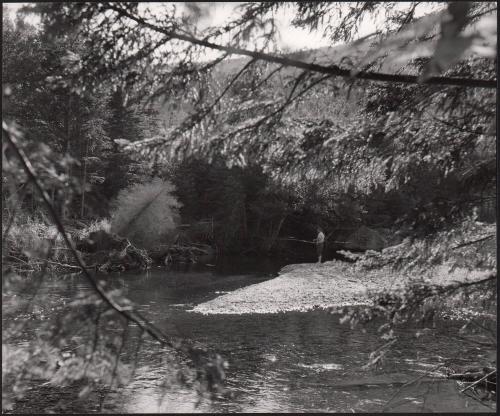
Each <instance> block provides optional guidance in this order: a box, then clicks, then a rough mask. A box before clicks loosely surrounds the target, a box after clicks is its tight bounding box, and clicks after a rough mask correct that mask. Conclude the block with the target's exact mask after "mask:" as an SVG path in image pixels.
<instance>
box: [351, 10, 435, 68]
mask: <svg viewBox="0 0 500 416" xmlns="http://www.w3.org/2000/svg"><path fill="white" fill-rule="evenodd" d="M442 16H443V13H436V14H431V15H428V16H425V17H422V18H421V19H419V20H417V21H416V22H414V23H412V24H410V25H408V26H406V28H405V29H404V30H403V31H401V32H398V33H395V34H392V35H389V36H388V37H387V38H386V39H385V40H384V41H382V42H381V43H380V44H379V45H377V46H376V48H374V50H372V51H371V52H370V53H368V54H367V55H366V56H365V57H364V58H363V59H362V60H361V62H360V63H359V64H358V68H357V69H356V70H353V71H352V75H353V76H354V75H356V74H357V73H358V72H359V71H360V70H362V68H363V67H364V66H366V65H368V64H370V63H372V62H373V61H374V60H375V59H377V58H379V57H381V56H383V55H385V54H387V53H389V52H391V51H394V50H395V49H397V50H398V54H397V55H399V54H401V53H404V52H405V51H406V50H407V49H410V50H412V49H413V50H414V51H413V53H412V54H413V55H414V54H415V50H416V46H418V44H417V45H414V44H412V45H411V46H409V43H410V42H412V41H418V38H420V37H422V36H424V35H427V34H429V33H430V32H431V31H432V30H433V29H434V28H436V26H437V24H438V23H439V22H440V21H441V18H442Z"/></svg>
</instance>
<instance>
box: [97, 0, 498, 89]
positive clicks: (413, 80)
mask: <svg viewBox="0 0 500 416" xmlns="http://www.w3.org/2000/svg"><path fill="white" fill-rule="evenodd" d="M107 5H108V8H109V9H110V10H114V11H115V12H117V13H119V14H120V15H122V16H125V17H127V18H129V19H130V20H133V21H134V22H136V23H138V24H140V25H142V26H144V27H147V28H149V29H151V30H153V31H155V32H158V33H162V34H164V35H166V36H169V37H170V38H174V39H179V40H182V41H185V42H189V43H191V44H195V45H199V46H203V47H205V48H210V49H215V50H219V51H224V52H227V53H228V54H230V55H242V56H249V57H251V58H253V59H258V60H263V61H266V62H273V63H276V64H281V65H284V66H290V67H295V68H301V69H304V70H307V71H312V72H319V73H323V74H329V75H332V76H338V77H343V78H349V79H366V80H370V81H381V82H399V83H405V84H428V85H442V86H459V87H469V88H490V89H491V88H496V87H497V81H496V79H477V78H454V77H431V78H429V79H427V80H426V81H425V82H422V81H421V80H420V79H419V77H418V76H416V75H398V74H388V73H382V72H360V73H358V74H356V76H355V77H353V75H352V73H351V70H349V69H345V68H341V67H339V66H338V65H330V66H323V65H318V64H314V63H308V62H303V61H298V60H295V59H290V58H286V57H283V56H274V55H270V54H267V53H263V52H257V51H249V50H247V49H242V48H236V47H232V46H224V45H219V44H216V43H213V42H209V41H207V40H203V39H197V38H195V37H193V36H189V35H185V34H182V33H178V32H175V31H171V30H166V29H163V28H161V27H158V26H156V25H153V24H151V23H149V22H146V21H145V20H144V19H143V18H141V17H138V16H135V15H133V14H131V13H130V12H128V11H127V10H124V9H122V8H120V7H118V6H115V5H114V4H113V3H108V4H107Z"/></svg>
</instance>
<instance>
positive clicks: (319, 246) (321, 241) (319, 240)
mask: <svg viewBox="0 0 500 416" xmlns="http://www.w3.org/2000/svg"><path fill="white" fill-rule="evenodd" d="M316 229H317V231H318V236H317V237H316V239H315V240H314V242H315V243H316V252H317V253H318V263H321V257H322V256H323V248H324V246H325V234H324V233H323V230H322V229H321V227H319V226H318V227H316Z"/></svg>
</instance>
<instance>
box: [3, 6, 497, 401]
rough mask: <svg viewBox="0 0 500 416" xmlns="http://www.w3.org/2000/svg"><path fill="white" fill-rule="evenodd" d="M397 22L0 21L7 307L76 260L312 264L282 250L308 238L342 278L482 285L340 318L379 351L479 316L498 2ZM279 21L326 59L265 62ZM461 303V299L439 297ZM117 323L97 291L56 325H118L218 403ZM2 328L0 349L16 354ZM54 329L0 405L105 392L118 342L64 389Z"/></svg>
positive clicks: (86, 15)
mask: <svg viewBox="0 0 500 416" xmlns="http://www.w3.org/2000/svg"><path fill="white" fill-rule="evenodd" d="M396 5H397V3H393V2H388V3H384V2H369V3H364V2H359V3H352V4H351V6H352V7H350V8H348V9H345V10H344V9H343V7H344V6H342V4H339V3H336V2H317V3H314V2H300V3H297V4H294V3H289V4H282V3H279V2H266V3H248V4H244V5H241V6H240V8H239V9H238V10H239V12H238V13H235V15H234V18H232V19H231V21H230V22H229V23H227V24H226V25H221V26H214V27H207V28H204V29H203V31H201V32H200V30H201V29H199V28H198V26H197V25H198V24H199V22H202V21H203V18H204V17H207V16H210V12H209V11H208V10H205V9H204V6H203V5H199V4H191V5H189V4H188V3H186V4H185V5H184V6H183V8H181V9H183V10H184V11H183V12H182V13H181V12H180V11H179V10H176V7H177V6H176V5H174V4H166V5H159V4H158V5H156V6H155V7H164V13H163V14H162V15H161V17H160V15H155V11H154V10H149V9H148V7H147V6H148V4H147V3H38V4H31V5H29V6H27V7H26V8H25V10H24V12H20V13H18V14H17V15H16V16H15V17H14V16H13V15H11V14H8V13H4V15H3V21H2V34H3V42H2V73H3V81H2V89H3V113H2V119H3V133H2V148H3V165H2V215H3V221H2V243H3V244H2V258H3V266H2V267H3V281H4V285H3V288H4V297H5V296H8V293H9V290H11V289H12V288H13V287H14V286H15V285H18V284H20V283H19V282H21V283H22V281H23V276H25V275H26V274H29V273H39V275H40V276H43V275H44V274H45V273H52V272H56V271H57V272H76V271H79V269H80V264H79V262H78V261H77V260H76V258H75V257H74V256H73V254H74V253H76V254H77V255H78V256H80V258H81V259H83V260H84V263H85V265H86V266H88V267H87V269H88V270H91V268H94V269H95V270H98V269H99V270H101V271H108V272H109V271H116V270H128V269H133V268H144V269H146V268H148V267H150V266H151V264H152V263H154V264H155V265H157V264H160V265H162V266H163V264H164V263H168V262H169V261H170V262H171V261H172V259H173V261H174V262H175V261H176V260H180V261H183V262H186V261H187V262H191V261H197V260H199V259H200V258H202V257H203V256H204V255H208V256H210V255H213V254H214V253H215V254H216V255H217V256H229V255H234V254H239V255H244V256H255V255H258V256H269V257H280V258H287V259H292V261H296V262H298V261H302V260H305V261H313V260H314V258H315V252H314V246H313V245H308V244H300V243H298V242H297V241H296V240H299V241H300V240H309V241H312V240H313V238H314V237H315V236H316V227H317V226H321V227H322V228H323V229H324V230H325V234H326V236H327V245H326V247H327V257H328V258H329V259H331V258H343V259H344V260H348V261H355V262H356V267H359V268H360V270H363V268H365V269H366V270H368V269H374V268H381V267H385V266H387V265H390V266H391V267H393V268H394V269H395V270H397V271H398V272H400V273H413V274H414V275H415V276H423V275H425V274H426V273H430V272H432V270H433V268H434V267H436V266H438V265H443V264H445V265H446V266H447V267H449V268H450V269H453V268H462V269H466V270H468V271H469V272H470V273H477V272H481V273H483V272H484V273H485V276H486V277H485V278H484V279H483V280H482V281H481V282H480V283H478V284H474V285H470V287H469V286H468V285H465V286H464V287H463V288H461V287H460V285H456V286H454V287H453V288H451V287H450V288H444V289H442V290H441V289H439V290H438V289H435V288H432V287H430V286H428V285H425V284H423V283H421V282H420V283H418V284H417V283H416V284H415V285H413V286H412V287H411V288H409V289H408V290H406V291H404V292H403V293H400V294H387V293H382V294H377V295H376V297H375V299H376V301H375V305H376V307H375V308H367V309H359V310H350V311H345V314H346V315H345V322H350V323H351V324H352V325H353V327H355V326H356V325H358V324H362V323H366V322H368V321H371V320H372V319H375V318H377V317H380V316H383V317H384V319H386V320H387V322H388V323H387V324H386V326H385V327H384V328H383V329H382V330H381V331H380V333H381V337H382V340H384V345H385V346H386V347H387V348H389V347H390V346H391V345H392V344H393V343H392V340H393V338H392V332H391V331H392V329H393V327H395V326H396V325H397V324H399V323H401V322H405V321H411V320H417V321H418V320H424V321H425V320H429V319H430V318H429V317H430V316H431V315H432V314H431V313H430V312H429V310H430V308H432V307H434V310H436V311H437V310H441V308H443V307H445V306H446V307H450V306H451V307H462V306H466V305H468V302H472V303H473V304H474V302H476V303H477V299H478V298H480V299H481V302H486V303H485V305H486V306H485V310H488V311H490V312H491V311H494V310H495V308H496V292H495V285H496V256H495V250H496V248H495V243H496V178H497V170H496V165H497V163H496V141H495V138H496V72H497V68H496V65H497V60H496V4H495V3H479V2H474V3H468V2H464V3H449V4H446V3H443V4H439V5H436V10H434V11H433V12H432V13H429V14H424V15H423V16H415V13H416V10H418V9H417V8H418V3H408V4H406V6H405V7H399V6H398V7H396ZM179 7H180V6H179ZM287 8H289V9H290V10H292V12H291V13H292V14H293V19H292V23H293V25H295V26H296V27H302V28H308V29H311V30H313V31H314V30H320V29H318V27H321V28H323V29H322V30H323V33H322V35H323V36H324V37H325V38H326V39H329V40H330V41H331V44H332V46H328V47H323V48H317V49H308V50H303V51H297V52H294V53H281V52H280V51H279V50H278V43H277V40H276V33H277V30H278V29H277V26H276V22H275V21H274V20H273V19H274V17H273V16H274V14H273V12H278V11H280V10H283V9H287ZM342 10H343V11H344V13H343V14H342V13H341V14H340V15H338V13H340V12H341V11H342ZM382 10H383V11H384V12H385V13H386V17H385V18H384V19H382V20H381V19H379V20H380V21H383V24H382V26H383V27H380V28H377V30H378V31H377V33H375V35H374V36H368V37H362V38H361V39H359V36H357V35H356V33H357V30H358V29H359V27H360V22H361V18H362V17H363V16H373V15H376V13H377V12H380V11H382ZM29 16H37V18H38V19H40V21H41V22H40V24H33V23H30V19H29V18H28V17H29ZM335 16H337V20H335V19H336V17H335ZM325 21H328V22H330V23H329V24H325ZM438 28H440V29H438ZM207 50H211V51H212V52H211V55H208V54H207V55H204V54H205V53H206V51H207ZM229 58H231V59H229ZM30 169H31V172H32V173H33V174H34V175H35V177H36V181H37V182H34V177H31V176H30ZM38 186H40V187H41V188H40V189H43V190H44V191H45V193H46V194H45V196H46V197H48V200H46V199H47V198H44V195H43V194H42V193H41V192H40V189H39V188H38ZM47 202H50V204H51V206H52V207H53V208H54V209H55V212H54V213H52V212H51V208H50V206H48V205H47ZM53 214H56V215H57V218H58V219H59V220H60V226H59V225H58V224H57V221H56V222H54V218H53ZM61 226H64V228H65V230H66V232H67V234H68V235H69V237H68V242H69V243H70V244H72V245H73V246H74V247H76V248H77V249H78V252H73V251H72V250H71V249H70V248H68V247H67V245H66V243H65V241H64V238H63V233H62V229H61ZM382 249H384V250H382ZM360 252H361V253H364V254H363V255H360V254H359V253H360ZM356 253H357V254H356ZM167 257H168V258H169V259H170V260H169V261H167ZM86 273H90V272H88V271H87V272H86ZM89 278H91V277H90V274H89ZM41 279H42V277H40V281H41ZM96 288H97V286H96ZM462 289H463V290H464V291H465V292H466V293H467V295H466V296H461V297H460V296H459V297H457V298H456V299H455V298H454V297H453V296H452V295H450V293H452V292H453V293H455V292H456V291H458V292H460V291H461V290H462ZM469 291H470V293H469ZM452 298H453V299H454V300H455V301H456V302H455V301H454V303H453V302H452V303H453V305H449V304H448V303H447V302H448V301H449V300H450V299H452ZM471 299H472V300H471ZM82 305H84V307H86V308H88V313H82V312H81V310H80V309H78V307H79V306H82ZM457 305H458V306H457ZM128 306H129V302H128V301H127V300H126V299H124V298H123V297H122V296H120V295H119V294H115V293H112V294H111V295H110V294H108V293H105V291H103V290H101V289H99V290H97V289H96V294H95V295H92V296H91V297H90V298H82V299H77V300H75V303H74V305H73V309H72V312H71V314H69V315H67V317H66V318H65V319H67V320H70V319H73V318H74V317H79V318H78V319H82V320H83V321H85V322H86V323H84V324H83V325H87V327H88V332H89V333H88V334H87V335H86V336H88V339H92V337H93V329H92V328H94V327H95V328H96V332H95V333H96V334H97V328H101V330H100V332H102V334H103V335H102V336H103V338H105V334H107V332H106V331H107V330H106V328H116V327H120V325H121V326H123V325H124V326H123V328H125V329H124V331H126V330H127V328H128V322H135V323H136V324H137V325H138V327H139V328H140V329H141V331H142V332H141V336H142V334H143V333H147V334H149V336H150V337H151V338H152V339H156V341H158V343H159V344H162V345H163V347H162V348H166V349H167V350H168V353H173V352H174V351H177V353H179V354H181V355H182V354H184V356H185V357H187V359H189V360H192V361H193V362H194V363H195V364H196V365H195V366H194V369H192V373H190V374H188V375H186V376H185V380H184V382H186V383H187V384H189V383H191V385H192V386H195V385H196V386H197V388H198V389H199V390H200V391H210V392H213V391H217V388H218V387H219V383H220V381H221V380H222V379H223V374H224V370H223V368H224V365H223V360H222V359H221V358H220V357H219V356H218V355H215V354H214V353H212V352H209V351H206V350H205V349H204V348H203V346H193V345H191V344H190V343H189V342H188V341H186V340H179V341H171V339H170V336H168V337H165V335H164V334H161V333H158V331H157V330H156V328H154V326H153V325H150V324H149V322H148V320H147V318H145V317H143V316H142V315H140V314H139V313H138V312H137V313H136V312H133V311H132V312H125V311H128V309H127V308H128ZM103 311H111V312H110V313H109V314H108V315H102V318H101V314H103V313H104V314H105V312H103ZM493 313H495V312H493ZM395 314H396V315H397V318H394V316H395ZM82 315H85V316H82ZM436 315H437V312H436ZM72 317H73V318H72ZM99 319H102V322H101V324H99ZM495 319H496V318H495ZM87 321H88V322H87ZM425 322H427V321H425ZM489 324H491V322H489ZM489 324H488V325H489ZM16 325H17V324H16ZM16 325H14V326H11V327H8V328H4V329H3V331H4V338H5V337H6V336H7V335H8V336H10V337H12V339H15V338H16V337H20V335H21V333H22V328H19V327H17V326H16ZM29 325H33V324H29ZM65 325H66V324H65V323H61V325H60V326H59V327H58V328H59V329H57V331H59V333H57V339H59V340H61V341H60V343H59V344H58V345H57V346H54V345H52V344H51V339H52V338H53V337H54V332H53V331H54V328H52V327H47V328H45V329H44V331H45V338H44V341H43V342H44V343H45V344H44V345H47V346H48V345H50V348H49V347H47V349H46V350H44V352H43V354H42V353H40V351H38V350H36V351H38V352H36V351H35V350H31V351H30V352H26V353H23V354H24V355H23V357H22V358H16V359H15V360H14V358H12V361H11V364H10V367H8V368H7V369H6V370H3V380H4V382H6V381H9V382H11V383H12V385H13V386H15V387H14V390H13V392H14V393H16V391H21V390H22V389H23V388H24V387H25V383H26V380H25V379H23V377H22V376H21V375H20V374H21V373H22V371H27V372H28V373H30V374H31V376H30V377H31V378H35V379H36V378H37V377H41V378H44V377H46V378H47V377H48V378H50V377H53V374H57V377H56V378H57V380H58V381H64V382H66V381H68V380H72V381H75V380H76V381H78V382H82V383H84V385H85V386H88V390H87V387H84V388H83V390H81V391H82V395H87V394H89V391H90V387H91V386H97V385H98V383H100V382H104V383H109V382H111V384H113V380H114V379H115V378H116V373H117V370H116V368H117V364H115V357H119V355H120V351H121V348H122V346H121V345H123V344H120V340H119V337H118V336H115V335H113V338H111V339H110V340H109V342H108V343H105V342H104V343H103V344H102V345H101V346H100V347H98V348H96V346H95V345H94V346H93V347H92V345H91V344H89V346H88V351H86V352H85V354H83V353H82V354H81V355H80V356H79V357H76V358H74V360H75V362H74V363H73V364H74V366H75V367H74V368H77V369H78V371H76V372H71V371H69V370H65V371H66V372H62V371H61V370H60V369H59V367H60V366H59V364H58V363H59V361H58V360H60V359H61V358H60V354H62V352H61V351H63V349H64V348H66V345H65V344H66V343H67V342H70V343H71V342H73V341H71V340H73V338H72V334H71V331H72V330H71V329H69V328H68V327H67V326H65ZM99 325H101V326H100V327H99ZM57 331H56V332H57ZM65 331H66V332H67V333H66V332H65ZM464 331H465V329H464ZM488 331H490V332H491V329H490V327H489V326H488V330H487V331H484V332H488ZM167 335H168V334H167ZM7 338H8V337H7ZM42 338H43V336H42ZM167 338H168V341H166V339H167ZM68 340H69V341H68ZM100 348H102V349H100ZM487 348H489V349H492V350H495V348H496V342H495V343H490V344H488V345H487ZM34 351H35V352H34ZM385 351H386V349H385V348H383V349H379V350H377V351H376V352H375V354H374V355H373V356H372V357H371V362H372V364H373V363H377V362H378V361H379V360H380V357H381V356H382V355H383V353H385ZM5 353H7V354H13V357H14V356H15V353H14V352H12V351H10V350H8V351H7V350H6V351H4V354H5ZM37 354H38V355H37ZM40 354H42V355H43V357H42V358H40V357H41V355H40ZM87 354H89V355H87ZM87 356H90V357H91V358H90V360H87V359H86V358H85V357H87ZM9 357H10V355H9ZM4 359H5V356H4ZM127 359H131V358H130V357H129V358H127ZM44 360H45V361H44ZM14 361H15V362H16V363H15V364H13V362H14ZM125 361H126V360H125ZM116 362H118V360H117V361H116ZM89 363H90V364H89ZM102 363H106V366H105V367H106V371H105V374H100V373H99V371H98V368H99V365H101V364H102ZM491 365H492V366H496V362H495V363H493V362H492V363H491ZM23 366H24V367H23ZM58 366H59V367H58ZM89 366H90V367H89ZM94 366H95V368H94ZM18 367H20V368H21V367H22V368H24V369H22V371H21V369H20V368H18ZM65 368H66V367H65ZM124 368H125V367H124ZM200 368H201V370H200ZM26 369H28V370H26ZM123 371H124V374H120V376H119V377H123V379H124V380H125V379H126V378H127V376H126V375H125V373H126V371H125V370H123ZM118 372H119V371H118ZM490 373H492V372H490ZM76 374H77V375H76ZM495 375H496V373H495ZM129 376H130V377H132V376H131V375H129ZM4 377H5V378H4ZM183 377H184V376H183ZM481 378H482V376H481V377H477V378H475V379H474V380H475V381H477V380H480V379H481ZM90 380H91V381H90ZM186 380H187V381H186ZM488 380H489V379H488ZM196 383H198V384H196ZM495 386H496V384H495ZM16 389H17V390H16ZM10 393H11V392H6V393H5V395H4V396H3V407H4V408H6V409H8V408H10V407H12V403H13V402H12V400H13V397H15V394H14V395H10ZM16 394H17V393H16Z"/></svg>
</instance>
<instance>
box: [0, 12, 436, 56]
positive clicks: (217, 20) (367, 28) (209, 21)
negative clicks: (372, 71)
mask: <svg viewBox="0 0 500 416" xmlns="http://www.w3.org/2000/svg"><path fill="white" fill-rule="evenodd" d="M26 4H29V3H3V5H4V7H7V10H8V12H9V14H11V16H13V14H14V13H15V12H16V11H17V10H19V9H20V8H21V7H22V6H23V5H26ZM143 4H144V6H147V7H149V8H150V9H151V10H153V11H154V12H156V11H157V12H158V13H162V11H164V10H165V3H162V2H157V3H146V2H144V3H143ZM170 4H172V3H170ZM174 4H175V5H176V6H178V9H179V10H186V4H185V3H182V2H178V3H174ZM198 4H199V5H201V7H202V8H203V9H205V11H208V13H207V15H206V16H205V17H202V18H201V19H200V21H199V22H198V24H199V26H200V28H203V27H206V26H209V25H210V26H216V25H220V24H223V23H225V22H227V21H230V20H231V18H233V17H234V16H235V14H234V12H235V8H236V7H237V6H238V5H240V4H242V3H241V2H202V3H198ZM400 5H401V6H399V5H398V7H401V8H404V7H408V5H409V3H408V2H401V3H400ZM435 5H436V3H427V4H425V3H424V4H421V5H420V6H419V8H418V9H417V13H416V15H417V17H418V15H423V14H427V13H429V12H430V11H432V9H433V8H434V7H435ZM347 6H348V4H347V3H346V7H347ZM4 10H5V9H4ZM292 17H293V10H292V8H290V7H286V8H285V10H280V11H279V12H277V13H276V14H275V19H276V22H277V25H278V29H279V34H280V38H279V40H278V49H286V50H288V51H290V52H292V51H297V50H301V49H315V48H320V47H324V46H333V44H332V43H331V41H330V40H328V39H325V38H323V37H322V36H321V32H322V30H321V29H322V28H321V26H319V28H318V30H316V31H313V32H310V31H309V30H306V29H300V28H296V27H293V26H292V25H291V24H290V22H291V19H292ZM382 18H383V17H382V16H379V17H378V18H375V19H368V20H365V21H363V22H362V24H361V26H360V30H359V34H358V36H359V37H363V36H366V35H368V34H370V33H373V32H375V30H376V26H377V24H379V23H380V22H381V19H382ZM27 20H28V21H29V22H30V23H32V24H35V25H36V24H37V23H38V18H37V17H35V16H30V17H28V18H27Z"/></svg>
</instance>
